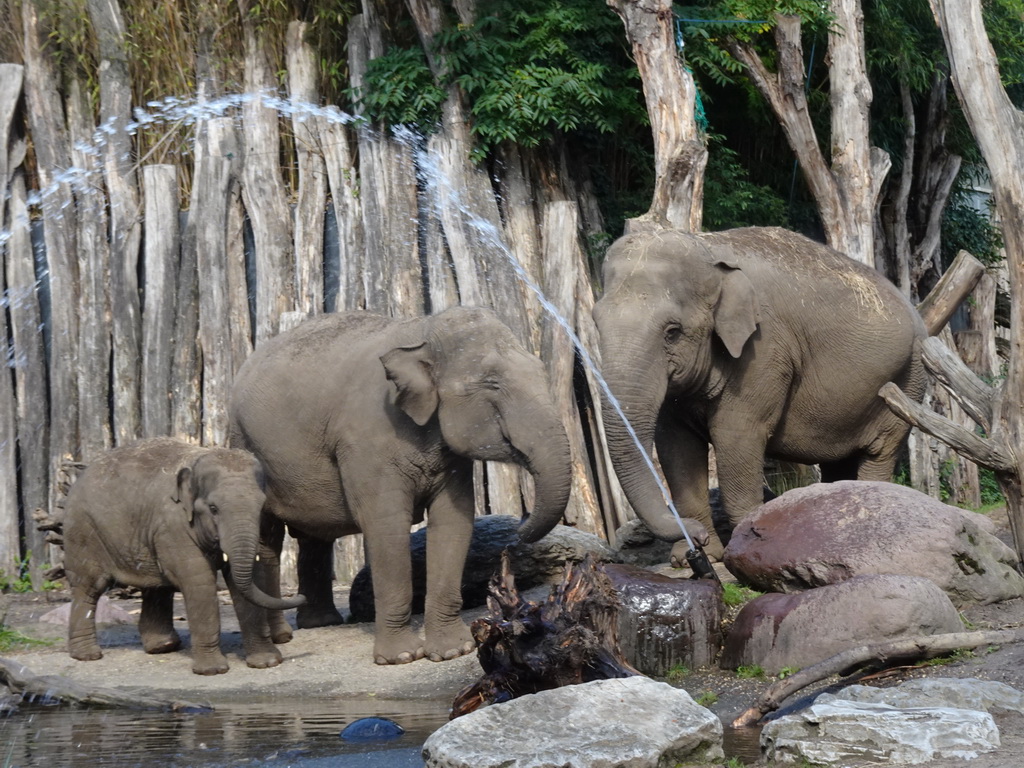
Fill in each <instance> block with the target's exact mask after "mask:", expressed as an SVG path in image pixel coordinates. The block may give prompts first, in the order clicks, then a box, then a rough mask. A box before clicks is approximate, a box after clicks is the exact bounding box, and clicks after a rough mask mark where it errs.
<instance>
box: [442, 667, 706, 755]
mask: <svg viewBox="0 0 1024 768" xmlns="http://www.w3.org/2000/svg"><path fill="white" fill-rule="evenodd" d="M723 756H724V753H723V751H722V724H721V722H720V721H719V719H718V718H717V717H716V716H715V715H714V714H713V713H712V712H711V711H710V710H708V709H705V708H704V707H702V706H700V705H698V704H697V703H696V702H694V700H693V699H692V698H690V695H689V694H688V693H686V691H683V690H680V689H678V688H673V687H672V686H670V685H668V684H666V683H658V682H655V681H654V680H651V679H649V678H646V677H627V678H621V679H616V680H596V681H594V682H591V683H584V684H582V685H570V686H566V687H564V688H556V689H554V690H551V691H543V692H541V693H536V694H530V695H528V696H522V697H520V698H517V699H513V700H511V701H508V702H505V703H503V704H492V705H491V706H489V707H484V708H483V709H479V710H477V711H475V712H471V713H470V714H468V715H463V716H462V717H459V718H457V719H455V720H452V721H451V722H449V723H447V724H445V725H443V726H441V728H440V729H438V730H437V731H435V732H434V733H433V734H432V735H431V736H430V737H429V738H428V739H427V741H426V743H425V744H424V745H423V760H424V762H425V764H426V766H427V768H499V766H500V768H658V767H660V766H667V765H675V764H677V763H681V762H705V761H711V760H720V759H722V757H723Z"/></svg>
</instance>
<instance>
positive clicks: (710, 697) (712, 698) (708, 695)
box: [695, 691, 718, 707]
mask: <svg viewBox="0 0 1024 768" xmlns="http://www.w3.org/2000/svg"><path fill="white" fill-rule="evenodd" d="M695 701H696V702H697V703H698V704H700V705H701V706H702V707H710V706H712V705H714V704H716V703H717V702H718V694H717V693H715V692H714V691H703V692H702V693H701V694H700V696H698V697H697V698H696V699H695Z"/></svg>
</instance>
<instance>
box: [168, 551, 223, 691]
mask: <svg viewBox="0 0 1024 768" xmlns="http://www.w3.org/2000/svg"><path fill="white" fill-rule="evenodd" d="M168 576H169V577H170V579H171V580H172V581H174V582H176V583H177V584H179V585H180V586H181V595H182V597H183V598H184V599H185V614H186V616H187V617H188V628H189V632H190V634H191V635H192V671H193V672H195V673H196V674H197V675H220V674H223V673H224V672H227V671H228V660H227V658H226V657H225V656H224V654H223V653H221V650H220V601H219V600H218V599H217V575H216V572H215V571H213V570H212V569H211V568H210V564H209V562H208V561H207V560H206V558H204V557H202V556H197V557H192V558H182V559H181V560H179V561H175V563H174V566H173V570H172V569H171V568H170V567H169V568H168Z"/></svg>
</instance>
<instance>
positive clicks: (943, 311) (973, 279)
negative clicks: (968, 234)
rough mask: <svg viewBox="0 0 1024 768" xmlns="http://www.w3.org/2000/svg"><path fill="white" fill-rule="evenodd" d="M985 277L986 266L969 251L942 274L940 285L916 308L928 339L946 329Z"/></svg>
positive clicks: (960, 255) (936, 285) (957, 258)
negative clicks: (926, 331) (951, 318)
mask: <svg viewBox="0 0 1024 768" xmlns="http://www.w3.org/2000/svg"><path fill="white" fill-rule="evenodd" d="M984 274H985V265H984V264H982V263H981V262H980V261H978V260H977V259H976V258H974V257H973V256H972V255H971V254H969V253H968V252H967V251H960V253H958V254H957V256H956V259H955V260H954V261H953V263H952V264H951V265H950V267H949V269H947V270H946V271H945V272H943V273H942V277H940V278H939V282H938V283H936V284H935V287H934V288H932V290H931V291H930V292H929V293H928V295H927V296H926V297H925V298H924V300H923V301H922V302H921V303H920V304H918V305H917V311H918V313H920V315H921V318H922V319H923V320H924V324H925V327H926V328H927V329H928V335H929V336H935V335H936V334H937V333H938V332H939V331H941V330H942V329H943V328H944V327H945V325H946V323H947V322H949V318H950V317H952V316H953V313H954V312H956V310H957V307H959V306H960V304H961V303H963V301H964V299H966V298H967V297H968V296H969V295H970V294H971V292H972V291H973V290H974V286H976V285H977V284H978V281H979V280H981V276H982V275H984Z"/></svg>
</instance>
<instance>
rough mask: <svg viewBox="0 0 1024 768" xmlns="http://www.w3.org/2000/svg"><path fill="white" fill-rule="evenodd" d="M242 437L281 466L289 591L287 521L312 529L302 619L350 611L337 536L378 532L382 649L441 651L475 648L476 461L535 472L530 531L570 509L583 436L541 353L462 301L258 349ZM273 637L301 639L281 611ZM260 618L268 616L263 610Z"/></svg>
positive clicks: (298, 333) (273, 563)
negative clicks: (336, 563) (416, 562)
mask: <svg viewBox="0 0 1024 768" xmlns="http://www.w3.org/2000/svg"><path fill="white" fill-rule="evenodd" d="M230 416H231V442H232V444H233V445H235V446H238V447H241V448H245V449H248V450H250V451H252V452H253V453H254V454H256V456H257V457H259V459H260V461H261V462H262V464H263V466H264V468H265V469H266V472H267V510H268V512H269V513H270V514H269V515H268V516H267V518H266V520H265V528H264V540H265V542H266V543H267V544H268V546H267V547H265V548H264V559H263V561H262V562H261V566H262V567H264V568H265V569H266V577H267V581H266V582H264V588H265V589H267V590H268V591H270V592H271V593H274V590H276V589H278V588H279V587H278V579H279V575H280V572H279V570H278V569H279V567H280V561H279V559H278V555H279V553H280V550H281V543H282V538H283V525H281V523H286V524H287V526H288V530H289V532H291V533H292V534H293V535H295V536H296V538H298V540H299V570H298V576H299V591H300V592H301V593H302V594H303V595H305V596H306V597H307V599H308V601H309V602H308V603H307V604H306V605H305V606H303V607H302V608H300V609H299V611H298V613H297V616H296V619H297V623H298V626H299V627H300V628H301V627H315V626H323V625H327V624H337V623H340V622H341V620H342V619H341V615H340V614H339V613H338V611H337V609H336V608H335V606H334V600H333V596H332V592H331V552H332V549H333V545H332V542H333V541H334V539H336V538H338V537H340V536H345V535H347V534H352V533H358V532H362V533H363V534H364V536H365V541H366V546H367V549H368V554H369V560H370V563H371V566H372V568H373V577H374V605H375V608H376V619H375V621H376V626H375V638H374V651H373V653H374V660H375V661H376V662H377V663H378V664H399V663H406V662H410V661H413V660H415V659H417V658H422V657H423V656H427V657H429V658H430V659H432V660H434V661H441V660H444V659H449V658H455V657H456V656H460V655H462V654H465V653H468V652H470V651H472V650H473V648H474V647H475V646H474V643H473V640H472V637H471V635H470V633H469V629H468V627H467V626H466V625H465V623H464V622H463V621H462V619H461V617H460V616H459V610H460V608H461V605H462V595H461V591H460V583H461V577H462V569H463V565H464V563H465V560H466V555H467V550H468V547H469V541H470V536H471V534H472V531H473V516H474V492H473V460H474V459H480V460H486V461H504V462H515V463H517V464H520V465H521V466H523V467H525V468H526V469H528V470H529V472H530V473H531V475H532V476H533V480H534V487H535V489H536V494H535V496H536V498H535V502H534V504H533V509H532V512H531V513H530V514H529V515H528V516H527V517H526V519H525V520H524V521H523V522H522V523H521V525H520V528H519V535H520V536H521V538H523V539H524V540H526V541H535V540H537V539H539V538H540V537H542V536H543V535H544V534H545V533H547V532H548V531H549V530H551V528H553V527H554V526H555V524H556V523H557V522H558V521H559V519H560V518H561V516H562V514H563V512H564V510H565V506H566V504H567V502H568V498H569V492H570V487H571V462H570V457H569V441H568V438H567V436H566V433H565V429H564V427H563V425H562V421H561V419H560V418H559V414H558V410H557V408H556V406H555V403H554V399H553V397H552V395H551V392H550V390H549V385H548V380H547V376H546V373H545V371H544V367H543V365H542V363H541V361H540V360H539V359H538V358H537V357H535V356H534V355H532V354H530V353H529V352H527V351H526V350H525V349H524V348H523V347H522V346H521V345H520V344H519V343H518V342H517V341H516V340H515V338H514V337H513V335H512V333H511V331H509V329H508V328H507V327H506V326H505V325H503V324H502V323H501V322H500V321H499V320H498V319H497V317H496V316H495V315H494V314H493V313H492V312H490V311H488V310H484V309H476V308H468V307H455V308H452V309H449V310H446V311H445V312H442V313H440V314H438V315H434V316H430V317H417V318H411V319H394V318H387V317H382V316H379V315H375V314H371V313H369V312H346V313H340V314H330V315H323V316H321V317H317V318H314V319H311V320H307V321H305V322H304V323H302V324H301V325H299V326H298V327H296V328H294V329H292V330H290V331H288V332H286V333H282V334H281V335H279V336H277V337H275V338H273V339H270V340H268V341H267V342H265V343H264V344H262V345H261V346H260V347H258V348H257V349H256V351H255V352H254V353H253V354H252V355H251V356H250V357H249V359H248V360H246V362H245V364H244V365H243V366H242V368H241V369H240V370H239V372H238V375H237V377H236V379H235V384H234V388H233V390H232V396H231V406H230ZM424 515H426V520H427V551H428V557H427V597H426V608H425V613H424V630H425V631H424V634H425V637H424V639H423V640H421V639H419V638H418V637H417V635H416V633H415V632H414V631H413V629H412V628H411V627H410V615H411V612H412V589H413V587H412V565H411V557H410V553H409V534H410V527H411V526H412V524H413V523H416V522H420V521H422V520H423V519H424ZM268 619H269V621H270V630H271V636H272V637H274V638H278V637H280V638H284V637H286V636H290V632H291V629H290V627H289V626H288V625H287V624H286V623H284V621H283V620H282V618H281V617H280V616H279V615H278V614H276V613H271V615H270V616H269V617H268ZM254 620H256V621H259V620H263V619H260V618H254Z"/></svg>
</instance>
